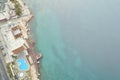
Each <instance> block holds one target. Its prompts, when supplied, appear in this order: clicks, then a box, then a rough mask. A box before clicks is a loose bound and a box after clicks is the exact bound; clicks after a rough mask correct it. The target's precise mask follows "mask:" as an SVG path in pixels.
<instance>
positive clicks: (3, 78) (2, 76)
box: [0, 52, 10, 80]
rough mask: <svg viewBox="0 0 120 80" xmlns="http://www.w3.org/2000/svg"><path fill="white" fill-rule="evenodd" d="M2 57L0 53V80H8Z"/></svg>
mask: <svg viewBox="0 0 120 80" xmlns="http://www.w3.org/2000/svg"><path fill="white" fill-rule="evenodd" d="M2 57H3V56H2V55H1V52H0V80H10V79H9V77H8V75H7V71H6V69H5V66H4V63H3V59H2Z"/></svg>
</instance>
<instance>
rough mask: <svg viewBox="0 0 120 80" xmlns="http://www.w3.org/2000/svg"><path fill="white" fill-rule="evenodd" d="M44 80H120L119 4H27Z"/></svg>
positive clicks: (56, 0) (84, 0)
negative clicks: (39, 53) (40, 56)
mask: <svg viewBox="0 0 120 80" xmlns="http://www.w3.org/2000/svg"><path fill="white" fill-rule="evenodd" d="M25 1H26V3H27V4H28V5H29V6H30V9H31V11H32V12H33V15H34V19H33V20H32V21H31V23H30V26H31V28H32V32H33V37H34V39H35V40H36V49H37V50H38V51H39V52H41V53H42V55H43V59H42V60H41V65H40V66H41V69H40V71H41V80H120V64H119V61H120V58H119V57H120V49H119V48H120V42H119V41H120V36H119V35H120V22H119V21H120V11H119V10H120V1H119V0H109V1H108V0H35V1H34V0H25Z"/></svg>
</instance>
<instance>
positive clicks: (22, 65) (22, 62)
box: [17, 58, 29, 71]
mask: <svg viewBox="0 0 120 80" xmlns="http://www.w3.org/2000/svg"><path fill="white" fill-rule="evenodd" d="M17 64H18V68H19V70H21V71H27V70H28V69H29V65H28V63H27V61H26V60H25V59H24V58H20V59H18V60H17Z"/></svg>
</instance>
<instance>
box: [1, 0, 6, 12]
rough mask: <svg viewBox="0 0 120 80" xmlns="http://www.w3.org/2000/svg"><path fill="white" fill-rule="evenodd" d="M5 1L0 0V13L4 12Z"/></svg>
mask: <svg viewBox="0 0 120 80" xmlns="http://www.w3.org/2000/svg"><path fill="white" fill-rule="evenodd" d="M6 2H7V0H0V12H1V11H3V10H4V8H5V3H6Z"/></svg>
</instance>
